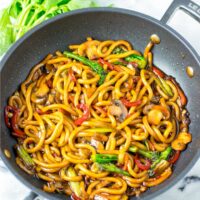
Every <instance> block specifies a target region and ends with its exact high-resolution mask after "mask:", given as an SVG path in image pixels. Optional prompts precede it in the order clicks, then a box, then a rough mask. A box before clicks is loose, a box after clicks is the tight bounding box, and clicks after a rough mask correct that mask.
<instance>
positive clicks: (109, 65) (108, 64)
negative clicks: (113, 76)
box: [99, 58, 115, 70]
mask: <svg viewBox="0 0 200 200" xmlns="http://www.w3.org/2000/svg"><path fill="white" fill-rule="evenodd" d="M99 63H100V64H102V65H107V66H108V69H110V70H114V68H115V67H114V65H112V64H111V63H109V62H107V61H105V60H104V59H102V58H99Z"/></svg>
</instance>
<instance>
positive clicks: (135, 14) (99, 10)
mask: <svg viewBox="0 0 200 200" xmlns="http://www.w3.org/2000/svg"><path fill="white" fill-rule="evenodd" d="M92 12H95V13H102V12H111V13H117V14H124V15H129V16H132V17H139V18H141V19H143V20H146V21H148V22H150V23H154V24H156V25H157V26H160V27H161V28H163V29H164V31H167V32H169V33H170V34H171V35H172V36H174V37H175V38H176V39H177V40H179V41H180V42H181V43H182V44H183V45H184V46H185V48H187V50H188V51H189V52H190V54H191V55H192V56H193V57H194V59H195V60H196V62H197V63H198V65H199V66H200V56H199V55H198V53H197V52H196V50H195V49H194V48H193V47H192V46H191V45H190V43H189V42H188V41H187V40H186V39H184V38H183V37H182V36H181V35H180V34H179V33H177V32H176V31H175V30H173V29H172V28H171V27H169V26H168V25H164V24H162V23H161V22H160V21H158V20H157V19H154V18H152V17H150V16H147V15H145V14H141V13H138V12H136V11H132V10H127V9H122V8H105V7H101V8H85V9H79V10H75V11H71V12H68V13H63V14H61V15H58V16H56V17H54V18H52V19H49V20H47V21H44V22H43V23H41V24H39V25H38V26H36V27H34V28H33V29H31V30H30V31H28V32H27V33H26V34H25V35H24V36H23V37H22V38H20V39H19V40H18V41H16V42H15V43H14V44H13V45H12V46H11V47H10V49H9V50H8V51H7V53H6V54H5V55H4V56H3V59H2V60H1V62H0V76H1V72H2V70H3V68H4V65H5V64H6V62H7V60H8V59H9V58H10V56H11V55H12V54H13V53H14V51H15V49H16V48H17V47H18V46H20V45H21V44H22V43H23V42H24V41H25V40H27V39H28V38H29V37H30V36H31V35H32V34H34V33H35V32H37V31H38V30H40V29H42V28H44V27H45V26H47V25H50V24H51V23H54V22H56V21H59V20H61V19H63V18H66V17H70V16H74V15H78V14H87V13H92ZM0 96H1V95H0ZM1 111H2V109H1ZM0 134H2V133H1V132H0ZM1 142H2V141H1ZM199 155H200V149H197V151H196V154H195V156H194V158H193V159H192V160H191V162H190V163H189V164H188V165H187V167H186V168H185V169H184V170H183V171H181V172H180V174H178V175H177V176H176V177H175V180H174V181H173V182H170V183H169V184H168V185H167V186H165V187H164V188H161V189H159V190H158V191H155V192H153V193H151V194H149V195H147V196H146V197H142V199H143V200H147V199H152V198H154V197H157V196H159V195H160V194H162V193H164V192H165V191H167V190H168V189H169V188H171V187H172V186H174V185H175V184H176V183H177V182H178V181H179V180H180V179H181V178H183V177H184V175H185V174H186V173H187V172H188V171H189V170H190V169H191V167H192V166H193V165H194V164H195V162H196V161H197V160H198V158H199ZM0 157H1V158H2V160H3V162H4V163H5V164H6V166H7V167H8V169H9V170H10V171H11V172H12V174H13V175H14V176H15V177H16V178H17V179H18V180H19V181H20V182H21V183H23V184H24V185H25V186H27V187H28V188H30V189H31V190H33V191H34V192H36V193H37V194H39V195H41V196H43V197H45V198H47V199H55V200H57V199H58V198H57V197H53V196H52V195H51V194H48V193H46V192H44V191H42V189H38V188H36V187H35V186H33V185H32V184H31V183H30V182H28V181H27V180H26V179H25V178H23V177H22V176H20V173H18V172H17V171H16V170H15V168H14V167H12V166H11V165H10V163H9V162H8V160H7V159H6V157H5V155H4V153H3V150H2V149H1V148H0Z"/></svg>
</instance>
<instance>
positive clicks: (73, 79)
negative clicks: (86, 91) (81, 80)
mask: <svg viewBox="0 0 200 200" xmlns="http://www.w3.org/2000/svg"><path fill="white" fill-rule="evenodd" d="M68 74H69V77H70V79H71V81H74V82H76V77H75V75H74V71H73V70H72V69H71V68H70V69H69V70H68Z"/></svg>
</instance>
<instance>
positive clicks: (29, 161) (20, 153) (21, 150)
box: [15, 144, 35, 169]
mask: <svg viewBox="0 0 200 200" xmlns="http://www.w3.org/2000/svg"><path fill="white" fill-rule="evenodd" d="M15 147H16V151H17V155H18V156H19V157H20V158H21V159H22V160H23V162H24V164H25V165H26V167H27V168H29V169H30V168H33V167H34V166H35V163H34V161H33V160H32V158H31V157H30V155H29V154H28V153H27V151H26V150H25V149H24V147H23V146H22V145H19V144H17V145H16V146H15Z"/></svg>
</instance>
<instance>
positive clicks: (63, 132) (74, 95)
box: [5, 35, 191, 200]
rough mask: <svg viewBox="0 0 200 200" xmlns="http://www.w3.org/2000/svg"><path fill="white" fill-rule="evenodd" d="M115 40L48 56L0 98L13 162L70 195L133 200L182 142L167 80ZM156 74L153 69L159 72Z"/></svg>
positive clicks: (180, 114)
mask: <svg viewBox="0 0 200 200" xmlns="http://www.w3.org/2000/svg"><path fill="white" fill-rule="evenodd" d="M156 43H159V38H158V37H157V36H156V35H153V36H152V37H151V38H150V42H149V43H148V45H147V46H146V48H145V50H144V53H143V54H141V53H140V52H139V51H137V50H135V49H133V47H132V45H131V44H130V43H129V42H127V41H124V40H117V41H113V40H106V41H99V40H93V39H92V38H87V41H86V42H84V43H82V44H78V45H71V46H69V49H70V50H71V51H65V52H63V53H61V52H59V51H57V52H55V54H50V55H48V56H47V57H46V58H45V59H44V60H43V61H42V62H40V63H39V64H37V65H36V66H35V67H34V68H33V69H32V70H31V72H30V73H29V75H28V77H27V78H26V80H25V81H24V82H23V83H22V84H21V86H20V89H19V90H17V91H16V92H14V94H13V95H12V96H11V97H10V98H9V100H8V106H7V107H6V108H5V122H6V124H7V126H8V127H9V128H10V129H11V130H12V134H13V135H14V136H16V138H17V145H16V152H17V156H16V163H17V164H18V165H19V167H20V168H22V169H23V170H24V171H26V172H27V173H29V174H31V175H34V176H36V177H38V178H39V179H42V180H45V181H46V184H45V185H44V186H43V190H44V191H46V192H59V193H65V194H66V195H70V196H71V198H72V199H75V200H78V199H83V200H87V199H105V200H106V199H112V200H114V199H116V200H117V199H118V200H125V199H128V197H129V196H134V195H136V196H137V195H139V194H141V193H143V192H145V191H146V190H147V189H148V188H149V187H153V186H156V185H158V184H160V183H162V182H163V181H165V180H166V179H167V178H169V177H170V176H171V174H172V170H173V165H174V163H175V162H176V161H177V160H178V158H179V155H180V152H181V151H183V150H184V149H185V148H186V145H187V143H189V142H190V141H191V134H190V133H189V130H188V126H189V121H190V120H189V117H188V116H189V114H188V112H187V110H186V108H185V106H186V103H187V99H186V97H185V95H184V93H183V91H182V89H181V88H180V86H179V85H178V84H177V82H176V81H175V79H174V78H173V77H171V76H167V75H166V74H165V73H164V72H163V71H161V70H160V69H159V68H157V67H155V66H154V65H153V61H152V60H153V56H152V55H153V54H152V52H151V49H152V47H153V46H154V44H156ZM160 67H161V68H162V66H160Z"/></svg>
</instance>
